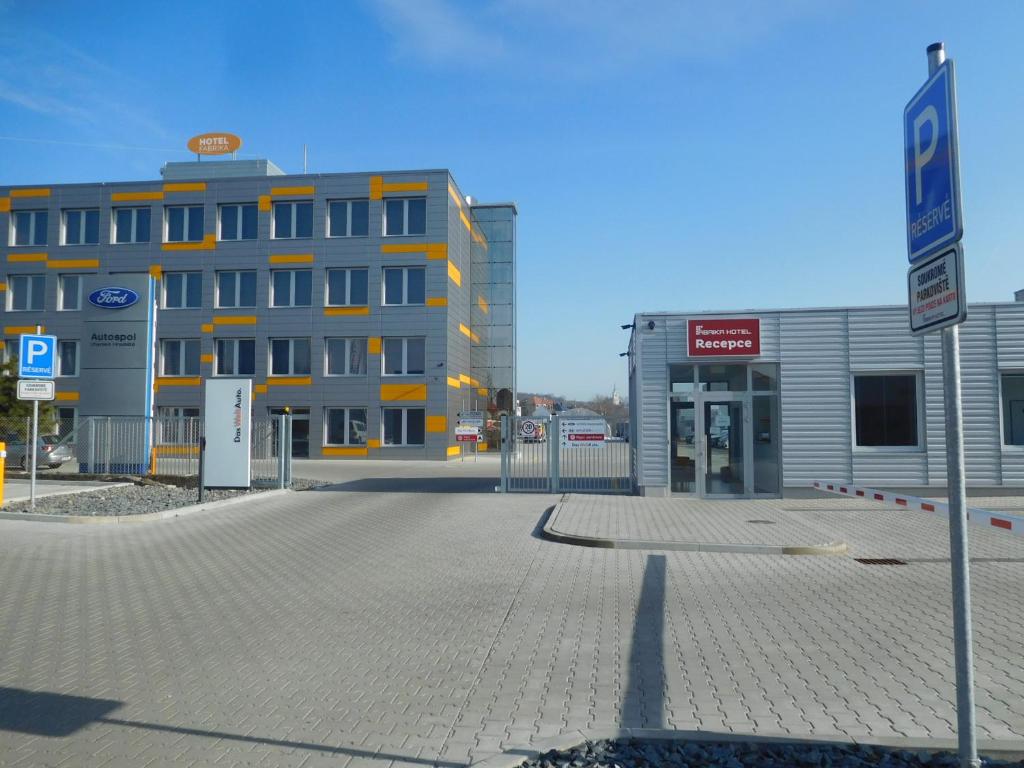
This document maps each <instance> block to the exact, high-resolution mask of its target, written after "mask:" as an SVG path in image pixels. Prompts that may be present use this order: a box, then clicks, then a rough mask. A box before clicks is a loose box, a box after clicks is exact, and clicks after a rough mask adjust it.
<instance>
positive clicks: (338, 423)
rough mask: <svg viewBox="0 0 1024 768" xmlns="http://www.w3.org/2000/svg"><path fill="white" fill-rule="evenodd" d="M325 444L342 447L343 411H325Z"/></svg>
mask: <svg viewBox="0 0 1024 768" xmlns="http://www.w3.org/2000/svg"><path fill="white" fill-rule="evenodd" d="M327 442H328V443H329V444H331V445H342V444H344V442H345V409H344V408H328V409H327Z"/></svg>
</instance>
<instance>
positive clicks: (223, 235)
mask: <svg viewBox="0 0 1024 768" xmlns="http://www.w3.org/2000/svg"><path fill="white" fill-rule="evenodd" d="M237 238H238V206H237V205H225V206H223V207H221V209H220V239H221V240H235V239H237Z"/></svg>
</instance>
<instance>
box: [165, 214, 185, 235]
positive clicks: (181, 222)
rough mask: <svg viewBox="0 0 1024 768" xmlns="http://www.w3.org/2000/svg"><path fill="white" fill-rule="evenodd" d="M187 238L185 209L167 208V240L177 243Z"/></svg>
mask: <svg viewBox="0 0 1024 768" xmlns="http://www.w3.org/2000/svg"><path fill="white" fill-rule="evenodd" d="M184 239H185V209H184V208H168V209H167V240H168V241H169V242H173V243H177V242H181V241H182V240H184Z"/></svg>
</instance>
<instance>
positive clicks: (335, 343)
mask: <svg viewBox="0 0 1024 768" xmlns="http://www.w3.org/2000/svg"><path fill="white" fill-rule="evenodd" d="M325 346H326V347H327V350H326V357H327V362H326V366H327V371H326V373H327V375H328V376H365V375H366V339H326V340H325Z"/></svg>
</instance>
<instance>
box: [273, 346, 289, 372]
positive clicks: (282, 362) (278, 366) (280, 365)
mask: <svg viewBox="0 0 1024 768" xmlns="http://www.w3.org/2000/svg"><path fill="white" fill-rule="evenodd" d="M290 348H291V345H290V344H289V343H288V339H273V340H272V341H271V342H270V372H271V373H273V374H275V375H285V374H287V373H288V363H289V359H290V352H289V350H290Z"/></svg>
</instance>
